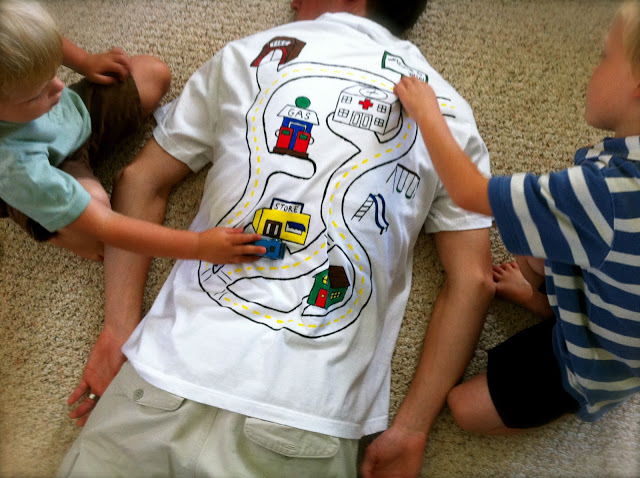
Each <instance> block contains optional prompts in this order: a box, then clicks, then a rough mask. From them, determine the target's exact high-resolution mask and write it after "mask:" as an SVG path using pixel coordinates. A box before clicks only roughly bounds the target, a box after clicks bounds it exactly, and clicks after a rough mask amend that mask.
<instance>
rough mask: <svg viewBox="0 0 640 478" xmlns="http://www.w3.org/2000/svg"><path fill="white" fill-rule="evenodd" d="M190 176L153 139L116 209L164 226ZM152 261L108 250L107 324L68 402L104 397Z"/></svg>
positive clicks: (83, 415) (118, 193)
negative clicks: (174, 196)
mask: <svg viewBox="0 0 640 478" xmlns="http://www.w3.org/2000/svg"><path fill="white" fill-rule="evenodd" d="M189 173H190V169H189V168H188V167H187V166H186V165H185V164H184V163H182V162H180V161H178V160H177V159H175V158H174V157H173V156H171V155H169V154H168V153H167V152H166V151H165V150H163V149H162V148H161V147H160V146H159V145H158V143H156V141H155V140H154V139H151V140H150V141H149V142H148V143H147V144H146V145H145V147H144V148H143V149H142V151H140V153H139V154H138V156H137V158H136V159H135V161H134V162H133V163H131V164H130V165H129V166H127V167H126V168H125V169H124V170H123V172H122V173H121V174H120V177H119V178H118V181H117V183H116V186H115V188H114V191H113V196H112V205H113V208H114V209H115V210H117V211H119V212H120V213H122V214H125V215H127V216H131V217H134V218H138V219H143V220H146V221H150V222H154V223H162V221H163V220H164V216H165V211H166V206H167V200H168V197H169V193H170V192H171V190H172V188H173V186H175V185H176V184H177V183H178V182H180V181H181V180H182V179H183V178H185V177H186V176H187V175H188V174H189ZM150 264H151V258H150V257H146V256H141V255H138V254H135V253H132V252H128V251H124V250H122V249H117V248H114V247H110V246H105V257H104V273H105V322H104V328H103V330H102V332H101V333H100V336H99V337H98V340H97V342H96V344H95V345H94V347H93V349H92V351H91V354H90V355H89V360H88V362H87V365H86V367H85V370H84V373H83V376H82V378H81V380H80V384H79V385H78V387H77V388H76V389H75V390H74V391H73V393H72V394H71V395H70V396H69V400H68V403H69V404H74V403H77V402H78V401H79V400H80V399H81V398H82V397H83V396H84V395H85V394H86V393H87V392H88V391H89V390H90V391H91V392H93V393H95V394H96V395H98V396H100V395H102V394H103V393H104V391H105V389H106V388H107V386H108V385H109V383H111V380H112V379H113V377H114V376H115V375H116V374H117V373H118V371H119V370H120V367H121V366H122V364H123V363H124V362H125V360H126V358H125V356H124V355H123V354H122V352H121V350H120V348H121V347H122V345H123V344H124V342H125V341H126V340H127V339H128V338H129V335H131V332H132V331H133V329H135V327H136V325H137V324H138V322H139V321H140V318H141V317H140V316H141V311H142V301H143V296H144V286H145V282H146V279H147V273H148V271H149V266H150ZM94 405H95V403H94V401H92V400H88V399H85V400H83V401H82V402H81V403H80V405H79V406H78V407H77V408H75V409H74V410H73V411H71V413H70V414H69V416H70V417H71V418H78V419H79V420H78V424H79V425H83V424H84V422H85V421H86V420H87V418H88V414H89V413H90V412H91V410H92V409H93V406H94Z"/></svg>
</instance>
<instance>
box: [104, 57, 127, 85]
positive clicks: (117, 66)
mask: <svg viewBox="0 0 640 478" xmlns="http://www.w3.org/2000/svg"><path fill="white" fill-rule="evenodd" d="M108 69H109V73H111V74H112V76H116V77H117V78H118V79H119V80H124V79H125V78H126V77H127V76H129V70H128V68H127V67H126V66H125V65H124V64H122V63H120V62H117V61H112V62H111V63H110V64H109V66H108Z"/></svg>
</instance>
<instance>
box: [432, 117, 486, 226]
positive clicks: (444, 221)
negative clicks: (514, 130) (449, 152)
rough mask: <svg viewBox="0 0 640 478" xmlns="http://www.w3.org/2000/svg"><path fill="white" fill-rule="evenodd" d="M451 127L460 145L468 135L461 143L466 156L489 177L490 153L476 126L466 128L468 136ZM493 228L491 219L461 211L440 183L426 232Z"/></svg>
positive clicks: (454, 126) (461, 129)
mask: <svg viewBox="0 0 640 478" xmlns="http://www.w3.org/2000/svg"><path fill="white" fill-rule="evenodd" d="M449 127H450V128H451V132H452V133H453V134H454V137H456V139H458V141H459V142H461V141H460V138H461V137H462V138H464V135H465V134H466V136H467V139H466V140H464V139H463V141H462V142H461V143H462V144H463V145H464V147H463V149H464V152H465V153H466V154H467V155H468V156H469V157H470V158H471V160H472V161H473V163H474V164H475V165H476V166H477V167H478V169H479V170H480V172H481V173H482V174H484V175H485V176H490V174H491V167H490V163H489V152H488V150H487V147H486V146H485V144H484V141H483V140H482V138H481V137H480V134H479V133H478V130H477V128H476V127H475V125H471V126H469V125H467V127H466V133H465V128H464V126H462V125H456V124H455V123H450V124H449ZM491 224H492V219H491V218H490V217H488V216H484V215H482V214H477V213H474V212H470V211H466V210H464V209H462V208H460V207H458V206H457V205H456V204H455V203H454V202H453V200H452V199H451V197H450V196H449V193H448V192H447V190H446V189H445V188H444V186H443V185H442V183H441V182H439V184H438V192H437V194H436V197H435V200H434V202H433V204H432V206H431V209H430V211H429V215H428V216H427V220H426V222H425V232H427V233H434V232H440V231H463V230H469V229H484V228H488V227H491Z"/></svg>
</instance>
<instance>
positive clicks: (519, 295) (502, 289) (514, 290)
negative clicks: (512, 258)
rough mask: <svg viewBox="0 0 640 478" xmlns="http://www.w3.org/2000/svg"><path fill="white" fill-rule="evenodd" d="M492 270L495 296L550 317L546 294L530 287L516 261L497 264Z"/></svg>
mask: <svg viewBox="0 0 640 478" xmlns="http://www.w3.org/2000/svg"><path fill="white" fill-rule="evenodd" d="M492 270H493V281H494V282H495V283H496V296H498V297H500V298H502V299H505V300H507V301H509V302H513V303H515V304H518V305H521V306H522V307H524V308H525V309H528V310H530V311H532V312H534V313H535V314H538V315H540V316H542V317H550V316H551V315H552V314H553V312H552V310H551V307H550V306H549V300H548V299H547V296H546V295H545V294H543V293H541V292H540V291H538V290H534V289H533V287H531V284H529V282H528V281H527V280H526V279H525V278H524V276H523V275H522V272H521V271H520V267H519V266H518V264H517V263H515V262H505V263H504V264H497V265H494V266H493V268H492Z"/></svg>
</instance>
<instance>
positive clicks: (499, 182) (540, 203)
mask: <svg viewBox="0 0 640 478" xmlns="http://www.w3.org/2000/svg"><path fill="white" fill-rule="evenodd" d="M489 201H490V203H491V208H492V209H493V213H494V216H495V219H496V224H497V226H498V229H499V231H500V234H501V236H502V240H503V242H504V244H505V246H506V247H507V249H508V250H509V251H510V252H512V253H513V254H519V255H530V256H534V257H540V258H544V259H550V260H553V261H557V262H561V263H567V264H575V265H578V266H581V267H590V266H598V265H599V264H601V263H602V262H603V261H604V259H605V258H606V257H607V254H608V253H609V251H610V250H611V244H612V242H613V236H614V229H613V224H614V209H613V204H612V199H611V195H610V192H609V189H608V186H607V183H606V179H605V178H604V176H603V175H602V173H601V172H600V170H598V168H596V167H594V166H589V167H586V166H576V167H572V168H569V169H566V170H563V171H559V172H555V173H551V174H547V175H542V176H536V175H534V174H516V175H513V176H502V177H494V178H491V180H490V181H489Z"/></svg>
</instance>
